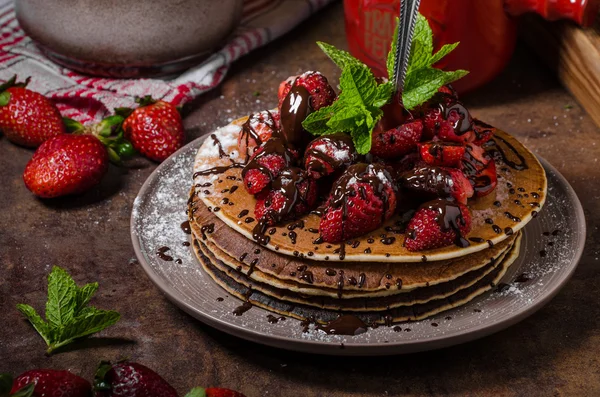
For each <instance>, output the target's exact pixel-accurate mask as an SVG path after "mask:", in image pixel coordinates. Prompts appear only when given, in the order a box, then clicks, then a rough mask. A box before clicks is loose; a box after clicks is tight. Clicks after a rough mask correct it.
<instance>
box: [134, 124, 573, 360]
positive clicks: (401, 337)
mask: <svg viewBox="0 0 600 397" xmlns="http://www.w3.org/2000/svg"><path fill="white" fill-rule="evenodd" d="M226 131H227V130H226ZM229 131H230V132H229V133H230V134H231V133H233V128H231V129H230V130H229ZM238 131H239V130H238ZM220 139H222V138H220ZM230 143H232V142H230ZM199 145H200V142H198V141H196V142H194V143H193V144H191V145H190V146H188V147H187V148H186V149H184V151H183V152H181V153H180V154H179V155H178V156H177V157H175V158H174V159H169V160H167V161H166V162H165V163H163V165H161V166H160V167H159V170H158V171H157V172H156V173H155V174H154V175H153V176H152V177H151V178H150V181H149V182H148V183H147V187H146V189H145V190H144V191H142V192H141V195H140V197H139V198H138V199H136V201H135V203H134V209H133V214H132V218H133V227H134V234H135V236H134V239H135V240H136V241H138V242H139V244H140V250H141V253H140V254H141V255H139V260H140V262H142V263H143V265H144V267H145V270H146V271H147V272H149V273H150V274H151V275H152V276H153V280H158V281H157V282H158V283H159V285H160V286H161V288H162V289H163V290H165V291H166V292H168V296H169V297H170V298H171V299H174V300H175V301H177V302H183V303H184V304H186V308H187V309H186V310H188V311H189V312H191V313H192V314H193V315H194V316H196V317H198V318H200V319H202V320H208V319H210V321H212V322H213V323H215V322H216V321H218V322H219V323H220V324H221V327H224V328H225V329H227V330H228V332H232V333H235V334H238V335H241V336H244V337H247V338H251V339H255V335H262V336H263V339H262V340H263V341H265V343H268V344H274V345H278V346H285V347H287V348H290V349H297V350H309V351H318V352H321V353H328V354H358V353H361V352H362V353H365V352H366V351H365V350H364V349H365V348H369V349H370V350H369V352H370V353H372V354H388V353H389V354H392V353H399V352H407V351H415V350H419V349H420V348H421V347H423V345H418V346H417V345H415V344H416V343H423V342H427V341H429V340H430V339H431V338H444V339H443V340H444V343H446V344H452V343H454V341H455V339H454V338H458V337H459V336H461V337H464V335H463V334H464V333H465V332H467V333H470V332H473V331H474V330H476V329H477V330H478V332H479V331H480V328H481V327H482V326H484V327H490V328H486V329H485V332H484V333H486V332H487V333H489V332H492V331H493V330H495V329H496V328H494V327H492V325H493V324H501V323H502V322H503V321H504V320H507V319H509V318H512V317H513V316H515V315H518V314H523V313H526V312H529V311H533V310H535V309H536V308H537V307H538V306H540V305H541V304H542V303H543V302H544V301H545V300H546V299H547V298H548V297H549V296H550V295H552V294H554V293H555V292H556V291H557V290H558V288H560V286H562V284H563V283H564V282H565V281H566V279H567V278H568V276H569V275H570V273H571V272H572V271H573V269H574V268H575V265H576V263H575V261H574V258H575V257H576V255H577V253H578V252H580V249H581V247H582V243H583V240H584V237H585V236H584V235H583V234H582V233H581V232H580V230H579V229H578V224H581V223H580V222H583V220H582V219H581V218H579V217H580V214H579V213H578V212H577V210H578V208H579V207H577V206H576V205H575V203H574V201H573V199H572V198H571V197H570V196H569V194H570V187H568V186H567V185H565V184H564V182H563V181H562V179H560V178H559V177H558V176H557V175H556V174H555V173H554V172H553V171H549V172H548V179H549V189H548V200H547V204H546V207H545V208H544V209H543V210H542V212H540V214H539V216H538V217H537V218H535V219H534V220H533V221H532V222H530V223H529V224H528V225H527V226H526V228H525V230H524V237H523V241H522V249H521V254H520V257H519V258H518V259H517V260H516V261H515V263H514V264H513V265H512V266H511V268H510V269H509V272H508V273H507V274H506V275H505V276H504V277H503V280H502V281H503V282H505V283H507V284H508V287H507V288H505V289H504V290H502V292H489V293H486V294H484V295H483V296H482V297H480V298H477V299H475V300H474V301H472V302H470V303H468V304H466V305H464V306H462V307H460V308H458V309H453V310H449V311H446V312H443V313H440V314H437V315H435V316H433V317H431V318H430V319H427V320H423V321H415V322H410V323H403V324H399V325H398V326H399V327H400V328H399V331H395V330H394V328H392V327H384V326H381V327H379V328H377V329H369V331H368V332H366V333H364V334H361V335H357V336H341V335H328V334H326V333H324V332H323V331H319V330H316V329H314V328H312V329H310V330H309V332H308V333H304V332H303V327H302V326H301V325H300V322H299V321H297V320H293V319H288V320H287V321H280V322H278V323H277V324H271V323H269V321H268V320H267V318H266V315H267V314H268V312H267V311H265V310H263V309H260V308H257V307H253V308H252V309H250V310H249V311H248V312H246V313H245V314H244V315H242V316H240V317H236V316H234V315H233V314H232V311H233V309H234V308H236V307H237V306H239V305H240V304H241V302H240V301H239V300H238V299H236V298H233V297H230V296H228V294H227V293H226V292H225V291H224V290H223V289H221V288H220V287H219V286H217V285H216V284H215V283H214V282H213V281H212V279H210V278H209V277H208V276H207V275H206V274H205V273H204V272H203V271H202V270H201V269H200V266H199V264H198V263H197V261H196V259H195V257H194V255H193V254H192V253H191V251H190V249H189V247H184V246H183V245H182V244H181V243H182V242H183V241H186V240H187V238H188V237H189V236H187V235H186V234H184V233H183V231H182V230H181V228H180V226H179V225H180V224H181V222H182V221H184V220H185V219H186V215H185V209H186V200H187V198H188V193H189V189H190V187H191V184H192V180H191V173H192V165H193V164H194V155H195V154H196V153H195V152H196V150H197V148H198V147H199ZM207 150H212V149H207ZM210 166H211V167H212V166H214V164H211V165H210ZM504 182H506V181H504ZM503 184H504V185H506V183H503ZM483 214H484V213H483V212H482V213H481V214H480V215H483ZM550 243H552V245H550ZM161 246H168V247H170V248H171V251H170V254H172V256H173V257H174V258H175V259H181V260H182V263H181V264H177V263H175V261H164V260H162V259H160V258H159V257H157V256H156V250H157V248H160V247H161ZM542 250H543V251H546V254H545V255H544V256H542V255H540V251H542ZM522 274H526V275H527V277H528V278H529V280H527V281H524V282H516V281H515V279H516V278H518V276H520V275H522ZM217 298H222V299H224V300H223V301H222V302H217ZM328 313H329V314H328V315H329V316H332V317H335V315H336V313H333V312H328ZM434 324H435V325H434ZM478 335H480V334H479V333H478ZM281 338H283V341H282V339H281ZM306 342H311V343H306ZM342 346H343V347H344V348H343V349H341V347H342ZM437 346H439V344H438V345H437ZM424 347H427V346H426V345H425V346H424Z"/></svg>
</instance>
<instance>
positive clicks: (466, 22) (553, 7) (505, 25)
mask: <svg viewBox="0 0 600 397" xmlns="http://www.w3.org/2000/svg"><path fill="white" fill-rule="evenodd" d="M399 4H400V0H344V8H345V14H346V35H347V38H348V45H349V48H350V52H351V53H352V54H353V55H354V56H355V57H357V58H359V59H361V60H362V61H363V62H365V63H366V64H367V65H369V66H370V67H371V68H372V69H373V71H374V72H375V74H376V75H379V76H383V75H386V74H387V73H386V69H385V61H384V60H385V57H386V56H387V52H388V50H389V47H390V41H391V37H392V34H393V30H394V24H395V21H396V17H397V16H398V13H399V11H398V10H399ZM599 9H600V0H485V1H482V0H422V1H421V8H420V12H421V13H422V14H423V15H424V16H425V17H427V19H428V20H429V23H430V25H431V28H432V30H433V34H434V40H435V43H434V44H435V46H436V48H439V47H440V46H441V45H443V44H447V43H454V42H457V41H460V45H459V46H458V48H457V49H456V50H455V51H454V52H453V53H451V54H450V55H448V56H447V57H446V58H444V59H443V60H442V61H441V62H440V64H438V65H437V66H438V67H440V68H443V69H447V70H455V69H466V70H469V71H470V73H469V75H468V76H467V77H465V78H463V79H461V80H459V81H458V82H456V83H454V86H455V88H456V89H457V90H458V91H459V92H465V91H469V90H472V89H474V88H477V87H479V86H481V85H483V84H485V83H487V82H488V81H490V80H491V79H493V78H494V77H495V76H496V75H497V74H498V73H500V71H501V70H502V69H503V68H504V67H505V66H506V63H507V62H508V60H509V59H510V57H511V55H512V52H513V50H514V46H515V42H516V37H517V28H516V21H515V19H514V18H513V17H514V16H518V15H521V14H523V13H526V12H536V13H538V14H540V15H542V16H544V17H545V18H547V19H549V20H556V19H562V18H566V19H571V20H573V21H575V22H576V23H578V24H581V25H584V26H588V25H591V24H592V23H593V22H594V19H595V17H596V16H597V15H598V10H599Z"/></svg>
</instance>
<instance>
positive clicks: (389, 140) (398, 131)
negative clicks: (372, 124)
mask: <svg viewBox="0 0 600 397" xmlns="http://www.w3.org/2000/svg"><path fill="white" fill-rule="evenodd" d="M422 132H423V122H422V121H421V120H415V121H411V122H409V123H405V124H402V125H400V126H399V127H397V128H392V129H389V130H387V131H383V132H377V131H373V138H372V139H373V141H372V145H371V153H372V154H374V155H375V156H378V157H381V158H384V159H393V158H400V157H402V156H404V155H406V154H408V153H410V152H413V151H415V150H416V149H417V143H419V141H420V140H421V134H422Z"/></svg>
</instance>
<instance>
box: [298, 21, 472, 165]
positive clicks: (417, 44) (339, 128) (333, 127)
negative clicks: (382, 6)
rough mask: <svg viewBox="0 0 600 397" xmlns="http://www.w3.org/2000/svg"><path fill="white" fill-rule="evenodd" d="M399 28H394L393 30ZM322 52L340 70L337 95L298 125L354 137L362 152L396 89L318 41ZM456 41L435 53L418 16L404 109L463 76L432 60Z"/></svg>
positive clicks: (428, 30)
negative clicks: (383, 108) (382, 108)
mask: <svg viewBox="0 0 600 397" xmlns="http://www.w3.org/2000/svg"><path fill="white" fill-rule="evenodd" d="M397 29H398V26H396V30H397ZM396 36H397V35H396V32H394V40H393V41H392V45H391V48H390V52H389V54H388V59H387V69H388V74H389V76H390V78H391V77H392V76H393V69H394V62H395V54H396V47H397V43H396ZM317 44H318V45H319V47H320V48H321V50H323V52H324V53H325V54H327V56H328V57H329V58H331V60H332V61H333V62H335V64H336V65H338V66H339V67H340V69H342V74H341V76H340V88H341V93H340V95H339V97H338V99H337V100H336V101H335V102H334V103H332V104H331V105H330V106H327V107H324V108H321V109H319V110H318V111H316V112H313V113H311V114H310V115H308V117H307V118H306V119H305V120H304V122H303V123H302V126H303V127H304V128H305V129H306V130H307V131H308V132H310V133H311V134H313V135H316V136H321V135H329V134H334V133H336V132H346V133H349V134H350V136H352V140H353V141H354V145H355V147H356V150H357V151H358V153H360V154H366V153H368V152H369V150H371V134H372V132H373V128H375V124H377V122H378V121H379V119H380V118H381V117H382V116H383V111H382V110H381V107H382V106H383V105H385V104H386V103H388V102H389V101H390V99H391V98H392V95H393V94H394V91H395V87H394V83H393V82H391V81H387V82H382V83H377V80H376V79H375V76H374V75H373V72H372V71H371V70H370V69H369V67H368V66H367V65H365V64H364V63H362V62H361V61H359V60H358V59H356V58H354V57H353V56H352V55H350V54H349V53H348V52H346V51H343V50H339V49H337V48H335V47H334V46H332V45H329V44H326V43H322V42H317ZM458 44H459V43H454V44H446V45H444V46H443V47H442V48H441V49H440V50H439V51H438V52H437V53H435V54H433V32H432V30H431V28H430V26H429V23H428V22H427V19H426V18H425V17H423V16H422V15H420V14H419V17H418V19H417V23H416V26H415V34H414V36H413V42H412V48H411V55H410V59H409V63H408V69H407V74H406V80H405V83H404V92H403V93H402V102H403V105H404V107H405V108H406V109H408V110H410V109H413V108H414V107H416V106H418V105H420V104H422V103H424V102H426V101H427V100H429V99H430V98H431V97H432V96H433V95H434V94H435V93H436V92H437V91H438V89H440V88H441V87H442V86H444V85H446V84H449V83H451V82H453V81H456V80H458V79H460V78H461V77H463V76H465V75H466V74H467V73H468V72H467V71H464V70H457V71H454V72H445V71H443V70H439V69H435V68H434V67H433V64H435V63H436V62H438V61H439V60H441V59H442V58H443V57H445V56H446V55H448V54H449V53H450V52H452V50H454V49H455V48H456V46H458Z"/></svg>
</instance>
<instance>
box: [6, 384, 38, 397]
mask: <svg viewBox="0 0 600 397" xmlns="http://www.w3.org/2000/svg"><path fill="white" fill-rule="evenodd" d="M34 389H35V383H33V382H32V383H29V384H27V385H25V386H23V387H22V388H20V389H19V390H17V391H16V392H15V393H13V394H11V395H10V396H11V397H31V396H33V391H34Z"/></svg>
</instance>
